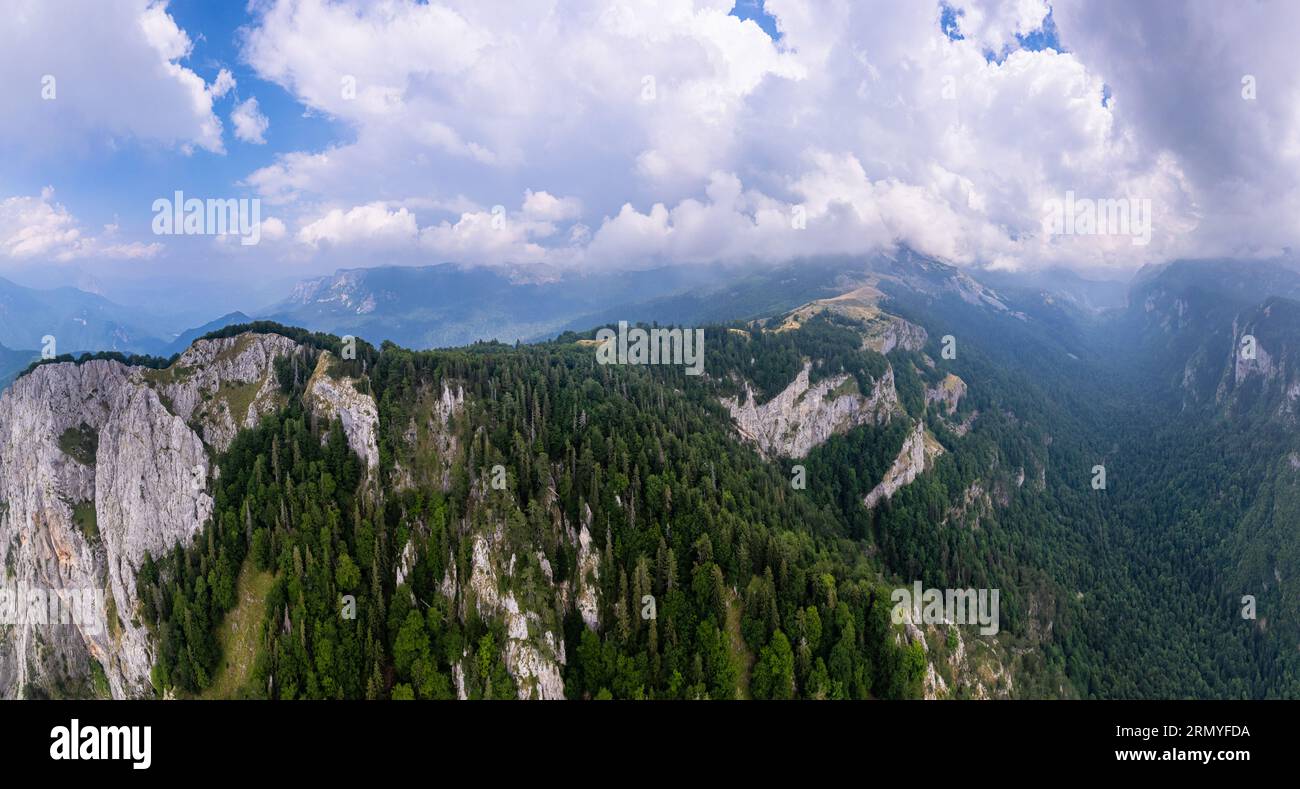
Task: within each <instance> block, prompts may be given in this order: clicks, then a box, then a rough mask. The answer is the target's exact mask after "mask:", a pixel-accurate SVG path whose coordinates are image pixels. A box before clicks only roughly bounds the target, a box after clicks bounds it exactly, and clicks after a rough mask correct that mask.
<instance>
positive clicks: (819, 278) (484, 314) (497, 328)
mask: <svg viewBox="0 0 1300 789" xmlns="http://www.w3.org/2000/svg"><path fill="white" fill-rule="evenodd" d="M836 266H843V263H837V264H835V265H830V264H824V263H823V264H808V265H804V264H798V265H796V264H790V265H787V266H785V267H778V268H771V269H761V270H759V271H757V272H750V271H748V270H746V271H745V273H744V275H743V276H740V277H738V275H737V270H736V269H734V268H726V267H723V266H698V267H697V266H675V267H671V268H662V269H652V270H648V271H612V272H598V273H566V274H564V275H562V276H560V277H559V278H558V279H556V280H554V281H549V282H520V281H515V280H512V279H511V278H510V277H509V276H508V275H506V274H504V273H501V272H498V271H494V270H489V269H482V268H479V269H462V268H459V267H457V266H454V265H451V264H441V265H436V266H422V267H417V268H411V267H397V266H386V267H379V268H369V269H344V270H340V271H337V272H335V273H334V274H333V275H331V276H325V277H316V278H313V279H309V280H305V281H303V282H301V283H299V285H298V286H297V287H296V288H294V290H293V292H292V293H291V294H290V295H289V297H288V298H287V299H285V300H284V301H282V302H280V303H279V304H277V305H275V306H273V307H271V308H269V309H268V310H265V311H262V312H261V313H260V314H259V317H263V318H267V319H269V320H274V321H278V322H280V323H284V324H289V325H295V326H303V327H306V328H309V329H313V330H317V331H329V332H332V333H335V334H339V335H344V334H352V335H355V336H358V337H364V338H365V339H367V340H369V341H371V342H375V343H378V342H382V341H383V340H392V341H393V342H396V343H398V344H399V345H405V346H408V347H414V348H435V347H446V346H453V345H463V344H466V343H470V342H473V341H475V340H488V339H496V340H501V341H503V342H513V341H515V340H524V341H531V340H539V339H545V338H549V337H553V336H555V335H557V334H559V333H560V332H562V331H565V330H568V329H587V328H590V327H592V326H595V325H597V324H601V323H605V322H610V321H617V320H629V321H637V320H643V321H654V320H658V321H660V322H675V323H697V322H700V321H704V320H724V319H734V318H741V317H748V316H751V315H756V314H766V313H768V312H772V311H778V310H782V309H789V308H790V307H792V306H796V305H797V304H800V303H802V302H804V301H807V300H809V298H813V297H815V296H816V295H819V291H818V288H820V287H823V286H824V285H825V284H826V283H828V282H829V281H831V280H833V279H834V277H835V276H836V274H837V270H838V269H837V268H836Z"/></svg>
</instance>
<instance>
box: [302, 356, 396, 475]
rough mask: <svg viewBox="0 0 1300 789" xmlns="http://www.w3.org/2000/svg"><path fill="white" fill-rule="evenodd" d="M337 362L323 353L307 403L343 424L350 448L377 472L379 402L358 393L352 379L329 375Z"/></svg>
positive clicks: (312, 381)
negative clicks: (331, 367)
mask: <svg viewBox="0 0 1300 789" xmlns="http://www.w3.org/2000/svg"><path fill="white" fill-rule="evenodd" d="M333 358H334V357H333V355H332V354H331V353H330V352H329V351H325V352H323V353H321V355H320V359H319V360H318V361H317V362H316V370H315V371H314V372H313V373H312V376H311V379H310V380H309V381H308V382H307V391H306V397H307V402H308V403H309V404H310V405H311V408H312V410H313V411H315V412H316V413H318V414H320V415H321V416H324V417H328V418H330V419H338V420H339V422H341V423H342V425H343V434H344V435H346V436H347V438H348V446H349V447H351V449H352V451H353V452H356V453H357V454H358V455H360V456H361V458H362V459H363V460H365V461H366V468H368V469H370V470H371V471H373V470H374V469H376V468H378V467H379V443H378V441H377V440H376V438H375V436H376V435H377V434H378V429H379V407H378V406H376V405H375V398H373V397H371V396H370V395H368V394H363V393H361V392H359V391H357V388H356V385H355V384H354V383H353V381H352V379H351V378H343V377H341V378H333V377H331V376H330V375H329V372H328V370H329V365H330V363H331V361H332V360H333Z"/></svg>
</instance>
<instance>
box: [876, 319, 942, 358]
mask: <svg viewBox="0 0 1300 789" xmlns="http://www.w3.org/2000/svg"><path fill="white" fill-rule="evenodd" d="M928 339H929V335H928V334H927V333H926V331H925V329H923V328H921V327H920V326H917V325H916V324H915V323H912V322H911V321H907V320H904V319H902V318H899V317H897V316H895V315H887V314H885V313H881V318H880V319H879V320H877V321H876V322H875V324H874V325H873V326H872V327H871V330H870V331H868V333H867V336H866V340H865V345H866V346H867V347H868V348H870V349H872V350H873V351H875V352H876V353H880V354H887V353H889V352H890V351H892V350H894V349H895V348H900V349H902V350H904V351H919V350H921V349H922V348H924V347H925V343H926V340H928Z"/></svg>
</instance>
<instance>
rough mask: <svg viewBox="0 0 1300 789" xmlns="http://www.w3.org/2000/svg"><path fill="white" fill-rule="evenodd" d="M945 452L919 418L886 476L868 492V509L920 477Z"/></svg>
mask: <svg viewBox="0 0 1300 789" xmlns="http://www.w3.org/2000/svg"><path fill="white" fill-rule="evenodd" d="M942 453H943V447H942V446H941V445H940V444H939V442H938V441H935V440H934V438H933V437H932V436H930V435H929V434H928V433H926V431H925V423H924V422H922V421H920V420H918V421H917V423H916V427H915V428H913V430H912V432H911V433H909V434H908V435H907V438H906V439H904V440H903V448H902V449H900V450H899V452H898V457H897V458H895V459H894V463H893V465H892V466H890V467H889V471H886V472H885V478H884V479H882V480H881V481H880V484H878V485H876V487H874V488H872V489H871V492H870V493H868V494H867V499H866V504H867V509H871V508H873V507H875V506H876V505H878V504H879V503H880V502H882V501H885V500H887V499H889V498H890V497H891V496H893V495H894V494H895V493H897V492H898V489H899V488H901V487H903V486H904V485H907V484H908V483H910V482H911V481H912V480H914V479H916V478H917V477H919V476H920V475H921V474H922V473H923V472H924V471H925V469H926V465H927V464H928V463H929V462H930V461H931V460H933V458H935V457H937V456H938V455H940V454H942Z"/></svg>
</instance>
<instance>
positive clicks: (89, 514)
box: [72, 501, 99, 545]
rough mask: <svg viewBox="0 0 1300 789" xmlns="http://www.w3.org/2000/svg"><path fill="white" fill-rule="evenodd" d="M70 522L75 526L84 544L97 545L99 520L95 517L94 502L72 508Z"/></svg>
mask: <svg viewBox="0 0 1300 789" xmlns="http://www.w3.org/2000/svg"><path fill="white" fill-rule="evenodd" d="M72 522H73V523H75V524H77V528H78V529H80V530H81V534H82V536H84V537H85V538H86V542H88V543H90V544H91V545H98V544H99V519H98V517H97V516H96V515H95V502H93V501H83V502H81V503H79V504H76V505H74V506H73V508H72Z"/></svg>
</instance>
